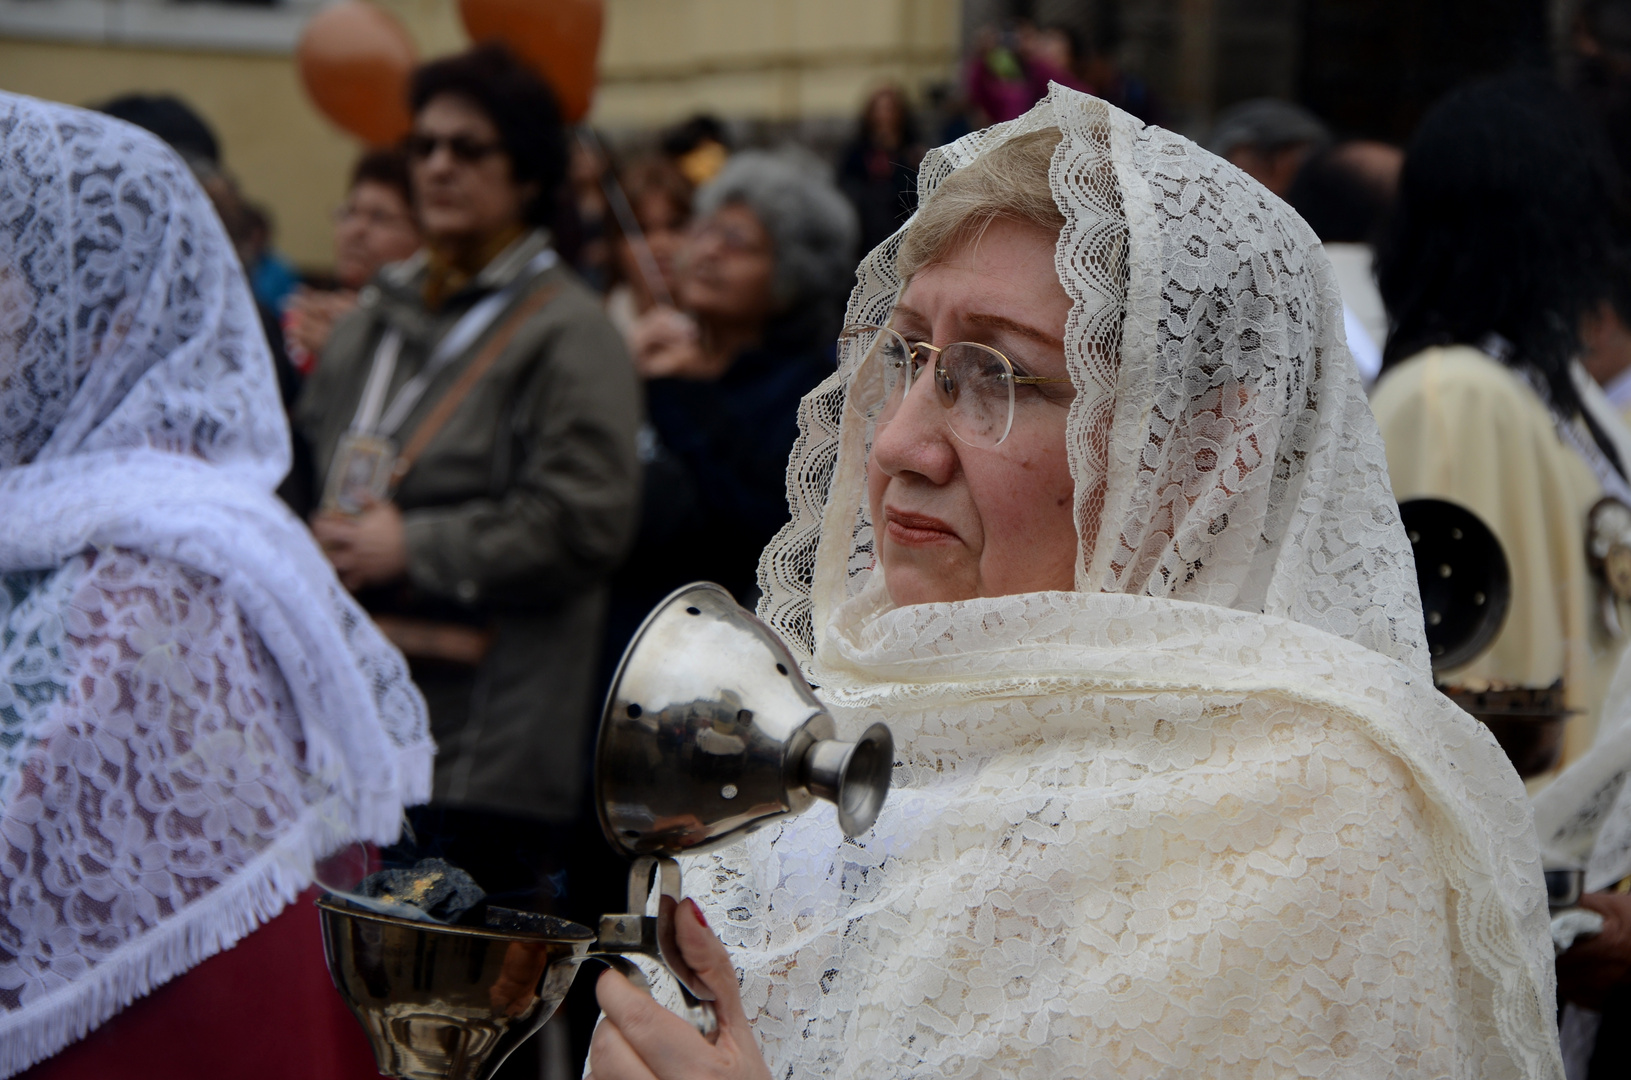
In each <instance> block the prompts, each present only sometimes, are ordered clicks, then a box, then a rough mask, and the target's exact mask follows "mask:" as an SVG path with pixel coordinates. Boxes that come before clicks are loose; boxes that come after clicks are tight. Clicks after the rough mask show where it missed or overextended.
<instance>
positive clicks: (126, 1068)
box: [17, 889, 379, 1080]
mask: <svg viewBox="0 0 1631 1080" xmlns="http://www.w3.org/2000/svg"><path fill="white" fill-rule="evenodd" d="M316 897H317V890H316V889H308V890H307V891H306V892H304V893H302V894H301V896H300V898H299V899H298V900H296V901H295V902H294V903H293V904H291V905H289V906H288V907H287V908H285V909H284V910H283V912H282V914H280V915H278V917H277V918H275V919H273V920H272V921H271V922H269V923H267V924H266V925H265V926H262V927H261V928H260V929H259V930H256V931H255V932H254V933H253V934H250V935H249V936H248V937H246V938H244V939H243V940H242V941H240V942H238V944H237V945H235V946H233V947H232V948H230V949H228V950H227V951H226V952H223V953H218V954H216V955H215V956H212V957H210V958H209V959H208V960H206V961H204V962H203V963H202V964H199V965H198V966H197V967H195V968H193V969H192V970H191V971H188V972H187V973H186V974H184V975H181V976H180V977H178V978H175V979H172V980H171V981H169V982H167V983H165V984H164V985H163V986H161V987H159V988H158V989H157V990H154V991H153V992H152V993H151V994H149V995H147V996H146V997H144V998H141V999H140V1000H138V1001H135V1002H132V1003H131V1004H130V1005H129V1006H127V1007H126V1008H125V1009H123V1010H122V1011H121V1012H119V1013H118V1014H117V1015H115V1016H114V1017H113V1019H111V1020H109V1021H108V1022H107V1023H105V1024H103V1025H102V1026H101V1027H99V1028H97V1029H96V1030H95V1031H93V1032H91V1033H90V1034H89V1035H87V1036H86V1037H85V1038H83V1039H81V1040H80V1041H79V1042H76V1043H74V1044H73V1045H71V1046H69V1047H68V1048H67V1049H65V1050H63V1051H62V1052H61V1053H59V1054H57V1055H56V1056H55V1057H53V1058H48V1059H46V1060H45V1061H42V1062H41V1063H40V1064H38V1065H36V1066H34V1067H33V1068H32V1069H29V1070H28V1071H26V1072H24V1073H21V1074H19V1076H18V1078H17V1080H114V1078H117V1080H222V1078H225V1077H230V1078H231V1080H376V1078H377V1077H378V1076H379V1072H378V1070H377V1069H376V1068H375V1067H374V1055H373V1052H372V1051H370V1050H369V1048H368V1040H367V1038H365V1037H364V1035H363V1033H362V1027H361V1025H359V1024H358V1023H357V1019H356V1017H354V1016H352V1015H351V1010H349V1009H347V1008H346V1007H345V1003H344V1002H343V1001H341V1000H340V995H339V994H338V993H336V992H335V990H334V984H333V983H332V982H331V981H330V980H329V977H328V969H327V968H325V967H324V966H323V940H322V932H321V930H319V928H318V925H317V909H316V908H315V907H313V906H312V901H313V900H315V899H316Z"/></svg>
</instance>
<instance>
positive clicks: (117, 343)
mask: <svg viewBox="0 0 1631 1080" xmlns="http://www.w3.org/2000/svg"><path fill="white" fill-rule="evenodd" d="M288 467H289V435H288V429H287V425H286V422H285V420H284V417H283V411H282V406H281V403H280V401H279V398H278V393H277V388H276V383H275V381H274V375H273V371H272V365H271V358H270V356H269V354H268V351H267V348H266V343H265V338H264V336H263V334H262V331H261V328H260V324H259V321H258V318H257V316H256V313H255V309H254V307H253V305H252V302H251V300H250V295H249V291H248V288H247V285H246V284H245V281H244V278H243V274H242V271H241V270H240V269H239V267H238V264H237V259H236V256H235V254H234V252H233V250H232V247H231V246H230V244H229V242H228V241H227V238H226V236H225V234H224V232H223V231H222V228H221V225H220V222H219V221H218V220H217V218H216V216H215V213H214V210H213V209H212V208H211V206H210V204H209V202H208V200H207V199H206V198H205V197H204V195H203V193H202V192H201V191H200V190H199V188H198V186H197V184H196V183H195V182H194V180H193V178H192V175H191V173H190V172H189V171H188V169H187V167H186V166H185V165H184V164H183V163H182V162H181V161H180V159H178V158H177V157H176V155H175V154H174V153H172V152H171V151H170V150H169V149H167V148H166V147H164V146H163V145H162V144H161V143H159V142H158V141H157V140H155V139H154V138H152V137H151V136H149V135H148V134H147V133H145V132H142V131H139V130H137V129H135V128H133V127H130V126H129V125H126V124H123V123H120V122H118V121H115V120H113V119H111V118H108V117H104V116H100V115H98V114H95V113H90V112H86V111H83V110H80V109H74V108H68V107H64V106H57V105H51V104H46V103H43V102H39V101H35V100H32V99H29V98H24V97H19V96H16V95H11V94H3V93H0V507H3V508H4V509H3V511H0V1075H10V1074H11V1073H12V1072H15V1071H17V1070H19V1069H21V1068H23V1067H25V1066H27V1065H28V1064H29V1063H31V1062H33V1061H37V1060H39V1059H41V1058H43V1057H45V1056H47V1055H49V1054H51V1053H54V1052H55V1051H56V1050H58V1049H60V1048H61V1047H62V1046H64V1045H65V1044H67V1043H68V1042H70V1041H72V1040H73V1039H75V1038H78V1037H80V1036H82V1035H83V1034H84V1033H85V1032H86V1031H87V1030H89V1029H90V1028H92V1027H94V1026H96V1025H97V1024H99V1023H101V1022H102V1021H103V1020H105V1019H107V1017H109V1016H110V1015H112V1014H113V1013H114V1012H116V1011H117V1010H118V1009H120V1008H122V1007H123V1006H124V1005H125V1004H127V1003H128V1002H129V1001H130V1000H131V999H132V998H134V997H137V996H140V995H141V994H144V993H146V992H148V991H149V990H150V989H151V988H153V987H154V986H156V985H158V984H159V983H162V982H164V981H165V980H167V979H169V978H171V977H173V976H174V975H176V974H179V973H180V972H182V971H185V970H186V969H187V968H189V967H191V966H192V965H194V964H196V963H198V962H199V961H201V960H202V959H204V958H205V957H207V956H209V955H211V954H213V953H215V952H217V951H219V950H220V949H223V948H226V947H228V946H230V945H231V944H232V943H233V942H234V941H235V940H237V939H238V938H239V937H241V936H243V935H244V934H246V933H248V932H249V931H251V930H253V929H254V928H255V926H257V925H258V924H259V923H261V922H263V921H264V920H266V919H268V918H271V917H272V916H273V915H275V914H276V913H277V911H278V910H279V909H280V908H282V907H283V905H284V904H286V903H287V902H288V901H289V900H291V899H292V898H293V897H294V895H295V894H296V893H297V892H298V891H299V890H300V889H302V888H304V887H305V886H306V885H307V884H309V883H310V881H311V877H312V863H313V860H314V858H316V857H318V856H320V855H322V854H324V853H325V852H326V851H327V850H330V849H332V848H333V847H334V846H336V845H338V844H340V843H342V842H346V841H350V840H355V839H371V840H377V841H382V842H384V841H390V840H393V839H394V838H395V836H396V834H397V830H398V828H399V823H400V819H401V809H402V807H403V805H404V804H405V803H409V802H414V801H422V800H424V799H425V798H427V797H428V795H429V785H430V761H431V755H432V752H433V751H432V744H431V742H430V738H429V731H428V725H427V721H426V716H425V708H424V702H423V699H422V698H421V697H420V696H419V694H418V691H417V690H416V689H415V688H414V687H413V685H412V683H411V681H410V680H409V677H408V672H407V668H406V665H405V663H404V662H403V660H402V657H401V655H400V654H399V653H398V652H397V651H396V650H395V649H394V648H393V647H391V646H390V644H389V643H388V642H386V641H385V640H384V638H383V637H382V636H381V635H380V634H379V633H378V631H377V630H376V629H375V628H374V627H373V625H372V623H370V622H369V621H368V619H367V617H366V616H365V615H364V614H363V612H362V611H361V609H360V608H358V607H357V605H356V604H355V603H354V602H353V601H352V600H351V599H350V597H349V596H348V595H347V594H346V593H345V591H344V590H343V589H342V588H341V587H340V585H339V583H338V581H337V580H336V579H335V577H334V574H333V572H332V571H331V570H330V568H329V567H328V564H327V563H326V562H325V560H324V559H323V557H322V555H321V553H320V552H319V551H318V550H317V548H316V546H315V544H314V543H313V542H312V540H311V537H310V534H309V533H307V532H306V530H305V528H304V526H303V525H302V524H301V523H300V522H299V521H297V520H296V519H295V518H294V517H293V516H292V515H291V514H290V513H289V512H288V511H287V510H286V509H285V508H284V507H283V506H282V504H281V503H279V502H278V501H277V500H276V498H275V497H274V496H273V494H272V491H273V488H274V487H275V486H276V484H277V483H278V481H279V480H280V479H281V478H282V476H283V475H284V473H285V472H287V470H288Z"/></svg>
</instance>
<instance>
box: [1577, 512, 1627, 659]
mask: <svg viewBox="0 0 1631 1080" xmlns="http://www.w3.org/2000/svg"><path fill="white" fill-rule="evenodd" d="M1586 561H1587V563H1588V564H1589V565H1590V566H1591V571H1592V573H1593V574H1595V575H1596V576H1597V579H1598V580H1599V581H1600V582H1601V583H1602V585H1603V593H1602V605H1601V611H1602V617H1603V627H1604V629H1606V630H1607V631H1608V632H1609V633H1610V634H1613V635H1614V636H1615V637H1619V636H1620V635H1621V633H1622V632H1623V631H1622V628H1621V626H1620V613H1619V605H1620V604H1623V603H1631V506H1627V505H1626V504H1625V503H1623V502H1621V501H1620V500H1619V499H1615V498H1612V497H1610V498H1604V499H1598V500H1597V502H1596V503H1595V504H1593V505H1592V508H1591V510H1590V511H1589V512H1588V513H1587V514H1586Z"/></svg>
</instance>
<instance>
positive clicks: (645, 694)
mask: <svg viewBox="0 0 1631 1080" xmlns="http://www.w3.org/2000/svg"><path fill="white" fill-rule="evenodd" d="M893 760H894V743H893V740H892V739H891V738H890V734H889V729H888V728H886V727H885V726H884V725H882V724H873V725H872V726H871V727H870V728H868V729H867V730H866V731H865V732H864V733H863V734H862V736H861V737H860V739H859V740H857V741H856V742H853V743H851V742H842V741H839V740H838V739H837V738H836V737H835V726H834V724H833V719H832V716H831V715H829V714H828V712H827V711H826V709H825V708H824V707H823V706H822V704H821V702H820V701H819V700H817V698H816V696H815V694H814V693H813V692H812V691H811V689H810V685H809V683H807V682H805V680H804V676H803V675H802V674H801V673H800V671H799V669H798V665H797V664H796V663H795V662H794V660H793V656H792V654H791V653H789V652H788V650H787V646H786V645H784V644H783V643H782V641H781V639H780V638H778V637H777V636H776V635H775V633H774V632H773V631H772V630H771V629H770V628H769V627H768V626H766V625H765V624H764V623H762V622H760V621H759V620H758V619H756V618H754V617H753V615H751V614H750V613H748V612H747V611H745V610H743V609H742V608H741V607H740V606H739V605H738V604H737V603H736V601H735V600H733V599H732V598H731V595H730V594H729V593H728V592H726V591H725V590H724V589H722V588H720V587H719V586H717V585H711V584H708V583H706V582H699V583H697V584H694V585H688V586H686V587H685V588H683V589H680V590H679V591H678V592H675V593H673V594H672V595H671V596H669V597H668V599H666V600H664V601H663V602H662V603H661V604H659V605H658V606H657V608H656V609H655V610H653V611H652V613H651V614H650V615H648V616H647V617H646V620H645V622H644V623H642V624H641V626H640V629H639V630H638V631H636V633H635V635H634V639H633V640H632V641H631V642H630V643H629V647H628V650H627V651H626V652H625V653H624V654H623V660H622V663H621V664H620V665H619V666H618V670H617V675H616V677H615V678H614V679H613V681H612V686H611V690H610V692H609V694H608V695H607V699H606V707H605V710H604V712H603V713H602V715H601V721H600V735H599V740H598V742H597V746H596V752H595V801H596V804H597V806H598V808H599V815H600V823H601V827H602V829H603V830H604V831H605V833H606V839H607V840H608V841H609V842H610V843H611V845H612V846H613V847H614V848H616V849H617V850H618V851H619V852H620V853H622V854H623V855H626V856H629V857H631V858H633V859H634V865H633V867H632V868H631V869H630V872H629V897H628V908H627V910H626V911H624V912H621V913H615V914H610V915H604V916H602V917H601V919H600V926H599V927H598V929H597V930H590V929H589V928H588V927H585V926H580V925H578V924H576V923H571V922H567V921H565V920H562V919H556V918H552V917H549V916H545V915H537V914H532V913H528V912H504V913H503V914H502V915H499V916H497V917H495V914H494V913H493V912H492V911H490V912H489V915H488V921H489V926H487V927H468V926H450V925H445V924H441V923H434V922H426V921H420V920H414V919H405V918H399V917H397V916H395V915H391V914H386V913H383V912H380V911H372V910H368V909H367V908H365V907H363V906H360V905H358V904H356V903H354V902H351V901H348V900H347V899H345V898H344V897H342V896H338V895H331V896H325V897H324V898H323V899H321V900H319V901H318V908H319V912H320V915H321V919H322V926H323V946H324V958H325V960H326V961H327V963H328V969H329V974H330V975H331V976H332V977H333V979H334V985H335V987H336V988H337V989H338V990H339V991H340V994H341V996H342V997H344V998H345V1001H346V1004H348V1005H349V1006H350V1007H351V1011H352V1012H353V1013H355V1014H356V1016H357V1019H358V1020H359V1021H361V1023H362V1025H363V1028H364V1030H365V1031H366V1032H367V1034H368V1037H369V1040H370V1042H371V1043H372V1044H373V1049H374V1056H375V1059H376V1062H377V1063H378V1065H379V1069H380V1072H381V1073H382V1074H384V1075H387V1076H395V1077H402V1078H404V1080H487V1078H489V1077H491V1076H492V1074H493V1073H494V1072H495V1071H496V1070H497V1069H498V1067H499V1065H500V1064H502V1063H503V1061H504V1059H505V1058H506V1057H508V1056H509V1054H510V1052H511V1051H513V1050H514V1049H515V1048H516V1047H517V1046H519V1045H521V1043H523V1042H525V1041H526V1040H527V1038H529V1037H530V1036H531V1035H532V1034H533V1033H534V1032H536V1031H537V1030H538V1029H539V1028H541V1027H543V1025H544V1023H545V1022H546V1021H548V1020H549V1018H550V1016H551V1015H553V1014H554V1012H555V1009H556V1008H557V1007H558V1006H559V1005H560V1003H561V1000H562V999H563V998H564V997H565V996H566V992H567V990H568V989H569V988H570V986H571V984H572V980H573V978H574V976H575V975H576V973H577V970H578V968H579V966H580V965H581V964H582V963H583V961H585V960H600V961H602V962H604V963H607V964H609V965H611V966H614V967H616V968H618V969H619V970H621V971H623V972H624V973H625V974H628V975H629V976H630V977H631V978H633V979H635V980H636V981H637V982H639V983H640V984H642V985H644V983H645V979H644V976H643V975H642V974H641V972H640V970H639V969H638V968H636V967H635V966H634V965H633V964H632V963H630V962H629V961H628V959H627V957H628V956H630V955H634V954H638V955H642V956H646V957H649V958H651V959H653V960H655V961H657V962H658V963H659V964H661V965H662V966H663V967H664V968H666V969H667V970H668V972H669V973H670V974H672V975H673V977H674V979H675V981H676V982H677V983H678V985H679V989H680V996H681V999H682V1001H683V1005H682V1007H681V1009H680V1013H681V1015H683V1016H685V1018H686V1019H687V1020H689V1021H690V1022H691V1023H692V1024H693V1026H695V1027H696V1028H697V1030H699V1031H701V1032H702V1033H703V1034H704V1035H705V1036H708V1037H709V1038H712V1037H713V1036H714V1034H715V1030H716V1027H717V1024H716V1020H715V1016H714V1011H713V1005H712V1003H711V1000H712V995H711V994H710V993H709V992H708V990H707V987H705V986H703V985H702V983H701V982H700V981H699V980H698V979H697V977H696V975H695V973H694V972H692V971H691V969H690V968H689V967H688V966H686V964H685V962H684V960H683V958H682V957H681V956H680V953H679V949H678V947H677V945H676V943H675V938H674V923H673V919H674V912H675V910H676V908H677V905H678V903H679V900H680V872H679V864H678V863H676V862H675V861H674V857H675V856H676V855H681V854H685V853H688V852H689V853H697V852H702V851H707V850H709V849H710V848H714V847H718V846H721V845H723V844H726V843H728V842H730V841H731V840H733V839H735V838H736V837H738V836H741V835H742V834H744V833H747V832H749V831H751V830H753V829H756V828H758V827H760V826H761V825H764V824H766V823H767V822H771V821H775V820H777V819H780V818H785V817H790V816H793V815H796V814H800V813H803V812H804V811H805V810H808V809H809V808H810V807H811V806H813V805H814V804H815V802H816V800H818V799H824V800H826V801H828V802H831V803H834V804H836V806H837V807H838V823H839V826H840V827H841V828H842V829H843V830H844V833H845V834H846V835H848V836H858V835H860V834H861V833H863V832H865V831H866V830H867V829H869V828H871V827H872V823H873V822H874V821H875V820H876V819H877V816H878V811H879V810H881V809H882V808H883V802H884V798H885V796H886V795H887V794H888V791H889V778H890V772H891V769H892V766H893ZM653 893H655V894H656V903H655V905H654V906H655V914H648V913H647V912H648V910H649V909H650V908H652V907H653V905H652V903H651V901H652V897H653Z"/></svg>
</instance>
